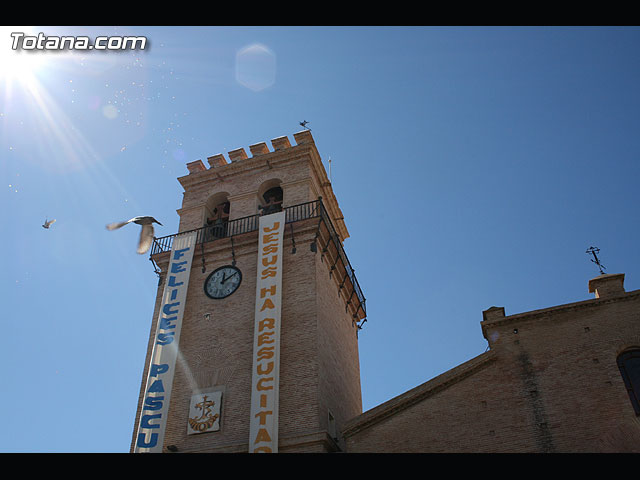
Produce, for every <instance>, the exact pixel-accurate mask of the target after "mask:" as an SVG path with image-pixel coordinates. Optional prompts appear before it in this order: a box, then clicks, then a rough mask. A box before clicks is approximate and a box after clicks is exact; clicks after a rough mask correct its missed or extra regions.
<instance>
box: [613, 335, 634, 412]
mask: <svg viewBox="0 0 640 480" xmlns="http://www.w3.org/2000/svg"><path fill="white" fill-rule="evenodd" d="M616 361H617V363H618V368H619V369H620V375H622V380H623V381H624V386H625V387H626V389H627V393H628V394H629V400H630V401H631V405H633V409H634V411H635V412H636V416H640V347H632V348H627V349H626V350H624V351H622V353H620V355H618V358H617V359H616Z"/></svg>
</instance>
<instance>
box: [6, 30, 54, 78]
mask: <svg viewBox="0 0 640 480" xmlns="http://www.w3.org/2000/svg"><path fill="white" fill-rule="evenodd" d="M32 32H33V29H32V27H6V26H2V27H0V80H8V81H12V82H16V81H17V82H19V83H21V82H23V81H25V82H31V81H33V76H34V75H35V73H36V72H37V71H38V69H39V68H40V67H41V66H42V65H43V63H44V59H45V56H46V55H45V54H44V52H42V51H38V50H23V49H21V48H20V43H19V41H18V39H19V35H18V34H22V35H23V36H25V35H33V33H32Z"/></svg>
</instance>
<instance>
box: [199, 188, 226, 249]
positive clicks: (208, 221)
mask: <svg viewBox="0 0 640 480" xmlns="http://www.w3.org/2000/svg"><path fill="white" fill-rule="evenodd" d="M228 196H229V194H228V193H226V192H219V193H216V194H214V195H211V196H210V197H209V198H208V199H207V202H206V204H205V215H204V217H205V218H204V226H205V227H207V228H206V229H205V238H204V241H205V242H207V241H211V240H214V239H216V238H224V237H226V235H227V226H228V223H229V209H230V203H229V199H228Z"/></svg>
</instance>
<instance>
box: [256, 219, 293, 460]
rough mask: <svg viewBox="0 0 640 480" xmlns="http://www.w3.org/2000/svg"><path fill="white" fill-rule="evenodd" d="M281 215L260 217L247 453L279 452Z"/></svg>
mask: <svg viewBox="0 0 640 480" xmlns="http://www.w3.org/2000/svg"><path fill="white" fill-rule="evenodd" d="M284 222H285V217H284V212H278V213H273V214H271V215H264V216H262V217H260V223H259V230H258V270H257V275H256V277H257V282H256V309H255V323H254V327H253V329H254V333H253V370H252V372H253V373H252V382H251V414H250V415H251V416H250V418H249V421H250V428H249V452H250V453H262V452H264V453H276V452H277V451H278V394H279V372H280V313H281V298H282V249H283V237H284Z"/></svg>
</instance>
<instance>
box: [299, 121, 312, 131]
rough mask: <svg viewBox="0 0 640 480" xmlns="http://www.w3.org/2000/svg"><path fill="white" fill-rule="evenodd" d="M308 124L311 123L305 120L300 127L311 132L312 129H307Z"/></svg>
mask: <svg viewBox="0 0 640 480" xmlns="http://www.w3.org/2000/svg"><path fill="white" fill-rule="evenodd" d="M307 123H309V122H307V121H306V120H303V121H301V122H300V125H302V128H306V129H307V130H311V129H310V128H307Z"/></svg>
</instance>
